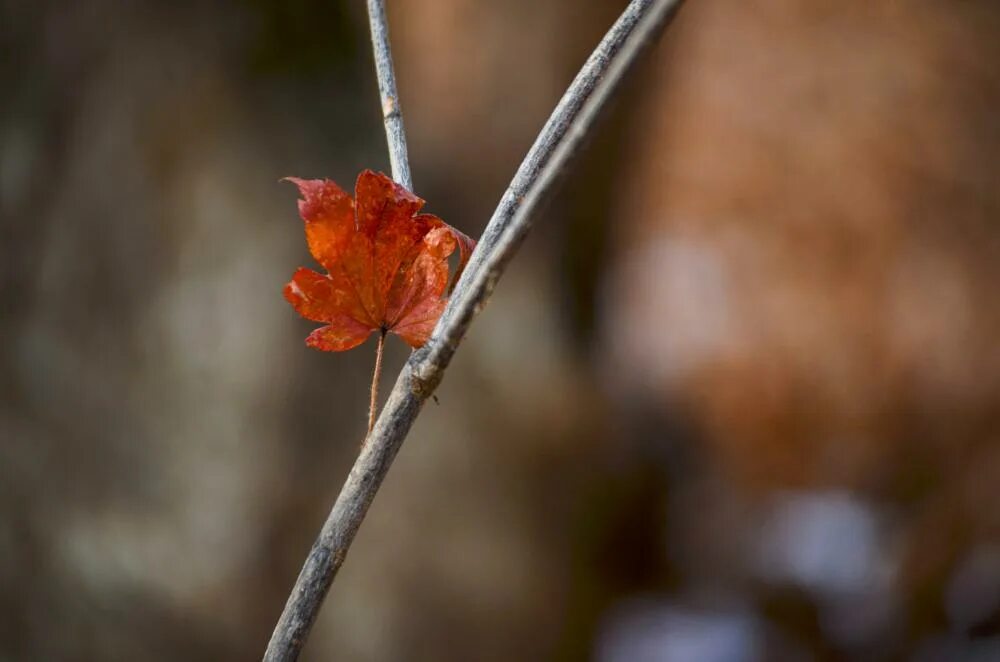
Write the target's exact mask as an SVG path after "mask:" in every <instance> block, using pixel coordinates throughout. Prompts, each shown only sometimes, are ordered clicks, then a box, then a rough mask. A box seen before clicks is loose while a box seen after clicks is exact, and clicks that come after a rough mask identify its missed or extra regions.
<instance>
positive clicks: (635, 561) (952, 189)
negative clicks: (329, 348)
mask: <svg viewBox="0 0 1000 662" xmlns="http://www.w3.org/2000/svg"><path fill="white" fill-rule="evenodd" d="M363 4H364V3H361V2H352V1H349V0H340V1H337V0H325V1H320V0H289V1H287V2H275V1H270V0H244V1H237V0H222V1H220V2H211V3H200V2H190V1H189V2H177V3H165V2H153V1H151V0H136V1H133V2H120V1H115V0H87V1H86V2H64V1H59V0H48V1H44V2H18V1H16V0H14V1H10V0H8V1H5V2H3V3H2V5H0V6H2V14H0V52H2V58H0V81H2V90H3V93H2V103H0V215H2V226H0V232H2V235H0V237H2V239H0V274H2V280H0V288H2V294H0V297H2V298H0V304H2V312H0V341H2V345H0V660H3V661H7V660H11V661H15V660H16V661H21V660H26V661H28V660H30V661H34V660H40V661H47V660H70V661H74V660H81V661H84V660H153V661H155V660H195V661H197V660H206V661H207V660H220V661H221V660H252V659H259V658H260V655H261V653H262V651H263V648H264V646H265V644H266V642H267V640H268V638H269V636H270V633H271V629H272V627H273V625H274V622H275V620H276V619H277V617H278V615H279V613H280V611H281V608H282V606H283V604H284V602H285V599H286V597H287V593H288V590H289V589H290V587H291V585H292V583H293V581H294V579H295V576H296V575H297V573H298V570H299V567H300V564H301V562H302V561H303V559H304V557H305V554H306V552H307V550H308V549H309V546H310V545H311V544H312V541H313V539H314V536H315V534H316V533H317V531H318V530H319V527H320V525H321V523H322V521H323V519H324V518H325V516H326V513H327V511H328V509H329V507H330V505H331V504H332V502H333V500H334V498H335V496H336V494H337V492H338V490H339V488H340V485H341V483H342V481H343V479H344V478H345V476H346V473H347V471H348V469H349V467H350V465H351V463H352V461H353V459H354V457H355V454H356V452H357V450H358V446H359V443H360V440H361V438H362V436H363V434H364V428H365V423H366V409H367V398H368V392H367V389H368V382H369V378H370V371H371V368H372V363H373V355H374V342H372V341H370V342H369V343H367V344H366V345H363V346H362V347H361V348H359V349H356V350H354V351H351V352H348V353H345V354H321V353H317V352H314V351H311V350H309V349H307V348H306V347H305V346H304V344H303V339H304V338H305V336H306V335H307V333H308V332H309V331H310V330H311V329H312V328H313V327H314V326H315V325H314V324H312V323H309V322H306V321H304V320H301V319H299V318H298V316H297V315H296V314H295V313H294V312H293V311H292V310H291V308H290V307H289V306H288V305H287V303H286V302H285V301H284V300H283V299H282V296H281V288H282V286H283V285H284V283H285V282H286V281H287V280H288V278H289V277H290V275H291V273H292V272H293V270H294V269H295V268H296V267H298V266H300V265H305V266H313V264H312V261H311V259H310V257H309V255H308V253H307V251H306V246H305V242H304V241H303V236H302V224H301V221H300V219H299V218H298V216H297V213H296V208H295V199H296V192H295V191H294V189H293V187H291V186H289V185H287V184H280V183H279V182H278V179H279V178H280V177H283V176H286V175H296V176H301V177H330V178H332V179H334V180H335V181H337V182H339V183H341V184H342V185H344V186H345V187H348V188H350V187H351V186H352V184H353V180H354V178H355V177H356V175H357V173H358V172H359V171H360V170H361V169H363V168H367V167H371V168H375V169H381V170H388V159H387V156H386V149H385V142H384V134H383V132H382V125H381V120H380V115H379V103H378V96H377V91H376V88H375V83H374V73H373V63H372V59H371V55H370V53H369V45H368V41H367V40H368V33H367V23H366V17H365V14H364V7H363ZM624 5H625V2H624V0H588V1H586V2H584V1H582V0H508V1H505V2H482V1H480V0H423V1H417V0H395V1H391V2H389V18H390V26H391V33H392V37H393V46H394V51H395V59H396V67H397V74H398V76H399V86H400V92H401V101H402V108H403V111H404V115H405V121H406V128H407V131H408V134H409V139H410V155H411V159H412V164H413V172H414V182H415V187H416V192H417V193H418V194H419V195H421V196H422V197H424V198H426V199H427V200H428V201H429V203H428V207H427V209H428V211H431V212H433V213H436V214H439V215H440V216H442V217H443V218H445V219H446V220H447V221H448V222H449V223H451V224H453V225H455V226H457V227H459V228H460V229H462V230H464V231H465V232H467V233H469V234H470V235H472V236H477V235H478V234H479V232H480V231H481V230H482V228H483V227H484V225H485V223H486V221H487V219H488V217H489V214H490V212H491V211H492V209H493V207H494V205H495V204H496V202H497V200H498V199H499V197H500V194H501V192H502V191H503V189H504V187H505V186H506V184H507V182H508V181H509V179H510V177H511V175H512V174H513V172H514V170H515V168H516V166H517V164H518V163H519V161H520V158H521V157H522V156H523V154H524V152H525V151H526V150H527V148H528V147H529V146H530V144H531V142H532V140H533V139H534V136H535V134H536V132H537V131H538V130H539V128H540V127H541V125H542V123H543V122H544V120H545V118H546V117H547V115H548V113H549V111H550V110H551V108H552V106H553V104H554V103H555V101H556V100H557V99H558V97H559V96H560V94H561V93H562V91H563V89H564V88H565V86H566V85H567V84H568V83H569V81H570V80H571V78H572V76H573V75H574V73H575V71H576V70H577V68H578V67H579V66H580V64H581V63H582V62H583V60H584V58H585V57H586V55H587V54H588V53H589V51H590V49H591V48H592V47H593V46H594V45H595V44H596V42H597V40H598V39H599V38H600V36H601V35H602V34H603V32H604V31H605V30H606V29H607V27H608V26H609V25H610V23H611V22H612V21H613V20H614V18H615V17H616V16H617V14H618V13H619V12H620V11H621V9H622V8H623V7H624ZM998 34H1000V5H998V4H997V3H996V2H994V1H993V0H963V1H961V2H958V1H956V2H948V3H935V2H922V1H919V0H872V1H870V2H841V1H834V0H754V1H752V2H750V1H746V0H692V1H691V2H689V3H688V6H686V7H685V8H684V9H683V10H682V11H681V13H680V15H679V17H678V19H677V20H676V22H675V23H674V25H673V27H672V28H671V29H670V30H669V31H668V33H667V35H666V37H665V39H663V40H662V41H661V43H660V45H659V46H658V47H657V48H656V49H655V50H654V51H653V52H652V53H651V55H650V57H649V58H648V59H647V61H646V62H645V63H644V65H643V66H642V67H640V69H639V70H638V71H637V72H636V75H635V76H634V77H633V78H631V79H630V81H629V84H628V85H627V87H626V89H625V91H624V93H623V94H622V95H621V97H620V98H619V100H618V101H617V103H616V104H615V106H614V108H613V109H612V111H611V112H610V113H609V114H608V116H607V117H606V118H605V120H604V122H603V123H602V124H601V126H600V129H599V131H598V132H597V133H596V134H595V136H594V138H593V140H592V141H591V143H590V145H589V147H588V150H587V152H586V154H585V156H584V157H582V158H581V159H580V160H579V161H577V162H576V163H575V165H574V167H573V169H572V171H571V172H570V173H569V174H568V175H567V176H566V177H565V179H564V181H563V184H562V186H561V188H560V191H559V193H558V195H556V196H555V197H554V198H553V199H552V200H551V202H550V203H549V204H548V205H547V206H546V208H545V209H544V211H543V213H542V214H541V215H540V217H539V218H538V222H537V226H536V229H535V231H534V232H533V233H532V235H531V236H530V238H529V240H528V241H527V242H526V243H525V245H524V248H523V250H522V251H521V253H520V254H519V256H518V257H517V259H516V260H515V261H514V263H513V264H512V266H511V268H510V269H509V271H508V272H507V275H506V276H505V278H504V280H503V281H502V283H501V284H500V287H499V288H498V290H497V293H496V295H495V297H494V299H493V301H492V302H491V304H490V306H489V307H488V308H487V309H486V310H485V312H484V313H483V315H482V316H481V317H480V318H479V320H478V321H477V323H476V324H475V325H474V327H473V329H472V331H471V333H470V334H469V336H468V338H467V341H466V343H465V344H464V345H463V347H462V348H461V351H460V352H459V353H458V355H457V357H456V359H455V361H454V363H453V364H452V367H451V369H450V370H449V372H448V375H447V377H446V379H445V381H444V383H443V384H442V386H441V388H440V389H439V391H438V396H439V399H440V405H438V406H435V405H434V404H429V405H428V406H427V407H426V408H425V410H424V412H423V414H422V416H421V417H420V419H419V421H418V423H417V425H416V426H415V429H414V431H413V433H412V434H411V435H410V437H409V439H408V440H407V442H406V444H405V445H404V447H403V449H402V451H401V453H400V455H399V457H398V458H397V460H396V463H395V465H394V466H393V468H392V471H391V472H390V474H389V476H388V480H387V482H386V484H385V486H384V489H383V490H382V491H381V493H380V494H379V496H378V498H377V499H376V501H375V503H374V505H373V507H372V509H371V512H370V514H369V516H368V519H367V520H366V522H365V523H364V526H363V527H362V529H361V532H360V534H359V536H358V538H357V541H356V543H355V545H354V547H353V549H352V552H351V554H350V556H349V557H348V559H347V562H346V564H345V566H344V568H343V570H342V571H341V573H340V575H339V577H338V578H337V581H336V584H335V585H334V589H333V591H332V593H331V594H330V597H329V599H328V600H327V602H326V605H325V607H324V609H323V611H322V613H321V615H320V618H319V620H318V622H317V624H316V626H315V628H314V630H313V634H312V637H311V640H310V642H309V645H308V647H307V649H306V654H305V655H304V656H303V657H304V659H306V660H332V659H336V660H346V661H352V662H353V661H357V662H367V661H376V660H379V661H380V660H415V661H438V660H477V661H480V660H481V661H484V662H494V661H495V662H508V661H511V660H558V661H562V660H566V661H569V660H594V661H595V662H730V661H732V662H756V661H761V662H764V661H769V660H777V661H785V660H789V661H799V660H802V661H810V660H817V661H822V660H913V661H916V662H936V661H938V660H947V661H951V660H957V661H964V660H975V661H980V660H1000V342H998V340H1000V296H998V285H1000V225H998V221H1000V115H998V111H997V109H998V107H1000V66H998V63H1000V39H998V38H997V35H998ZM406 355H407V350H406V348H405V346H404V345H403V343H401V342H399V341H398V340H392V341H391V342H390V353H389V354H388V357H387V377H386V380H385V381H387V382H389V383H391V381H392V379H393V376H394V375H395V373H396V371H397V370H398V369H399V367H400V366H401V365H402V363H403V361H404V360H405V358H406Z"/></svg>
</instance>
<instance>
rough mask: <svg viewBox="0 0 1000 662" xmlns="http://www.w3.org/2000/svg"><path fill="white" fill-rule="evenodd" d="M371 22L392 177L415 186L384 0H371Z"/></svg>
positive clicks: (369, 15) (408, 185)
mask: <svg viewBox="0 0 1000 662" xmlns="http://www.w3.org/2000/svg"><path fill="white" fill-rule="evenodd" d="M368 22H369V24H370V25H371V31H372V48H373V49H374V51H375V74H376V76H378V93H379V97H381V99H382V121H383V122H385V137H386V140H387V141H388V142H389V165H391V166H392V178H393V179H395V180H396V182H397V183H399V184H401V185H402V186H403V187H404V188H406V189H407V190H410V191H412V190H413V177H412V176H411V175H410V160H409V158H408V157H407V155H406V132H405V131H404V130H403V111H402V110H400V107H399V93H398V92H396V74H395V73H393V68H392V51H391V50H390V49H389V24H388V22H387V21H386V19H385V2H384V1H383V0H368Z"/></svg>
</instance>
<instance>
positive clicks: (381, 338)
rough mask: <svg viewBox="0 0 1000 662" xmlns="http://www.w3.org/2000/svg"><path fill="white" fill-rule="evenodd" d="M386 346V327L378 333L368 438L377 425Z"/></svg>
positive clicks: (369, 406)
mask: <svg viewBox="0 0 1000 662" xmlns="http://www.w3.org/2000/svg"><path fill="white" fill-rule="evenodd" d="M384 348H385V329H381V330H380V331H379V334H378V346H377V347H376V348H375V371H374V372H373V373H372V399H371V403H370V404H369V405H368V434H366V435H365V439H366V440H367V439H368V437H369V436H371V433H372V429H373V428H374V427H375V414H377V413H378V382H379V379H380V378H381V376H382V350H383V349H384Z"/></svg>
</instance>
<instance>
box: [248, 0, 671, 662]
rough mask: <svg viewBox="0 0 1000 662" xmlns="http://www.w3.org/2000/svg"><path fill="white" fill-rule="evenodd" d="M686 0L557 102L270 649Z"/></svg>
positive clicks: (591, 68)
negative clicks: (605, 114) (562, 183)
mask: <svg viewBox="0 0 1000 662" xmlns="http://www.w3.org/2000/svg"><path fill="white" fill-rule="evenodd" d="M682 1H683V0H632V1H631V2H630V3H629V5H628V7H627V8H626V10H625V12H624V13H623V14H622V15H621V17H619V19H618V21H617V22H615V24H614V26H612V28H611V30H610V31H609V32H608V34H607V35H606V36H605V37H604V39H603V40H602V41H601V43H600V45H599V46H598V48H597V50H596V51H594V53H593V54H592V55H591V56H590V58H588V60H587V62H586V64H584V67H583V69H582V70H581V71H580V73H579V74H578V75H577V77H576V78H575V79H574V81H573V83H572V85H570V87H569V89H568V90H567V91H566V93H565V95H564V96H563V98H562V100H561V101H560V102H559V104H558V105H557V106H556V109H555V111H553V113H552V116H551V117H550V118H549V121H548V122H547V123H546V125H545V127H544V128H543V130H542V133H541V134H540V135H539V137H538V139H537V140H536V141H535V144H534V146H533V147H532V148H531V150H530V151H529V152H528V155H527V156H526V157H525V160H524V162H523V163H522V164H521V167H520V168H519V169H518V171H517V174H516V175H515V176H514V179H513V181H512V182H511V184H510V187H509V188H508V189H507V192H506V193H505V194H504V196H503V198H502V199H501V201H500V204H499V206H498V207H497V210H496V211H495V212H494V214H493V217H492V219H491V220H490V223H489V225H488V226H487V228H486V231H485V232H484V234H483V238H482V239H481V240H480V242H479V245H478V246H477V248H476V251H475V253H474V254H473V257H472V260H471V262H470V264H469V266H468V267H467V268H466V270H465V273H464V274H463V276H462V279H461V280H460V281H459V284H458V286H457V287H456V288H455V292H454V294H453V295H452V298H451V301H450V302H449V304H448V308H447V309H446V310H445V313H444V315H442V317H441V320H440V321H439V322H438V325H437V327H436V328H435V330H434V333H433V334H432V336H431V338H430V340H429V341H428V342H427V344H426V345H425V346H424V347H422V348H421V349H419V350H417V351H415V352H413V354H412V355H411V356H410V359H409V361H407V363H406V365H405V366H404V367H403V370H402V372H401V373H400V375H399V377H398V378H397V380H396V384H395V386H394V387H393V389H392V392H391V393H390V394H389V399H388V401H387V402H386V403H385V406H384V407H383V408H382V414H381V415H380V416H379V417H378V420H377V421H376V423H375V428H374V430H373V431H372V433H371V434H370V435H369V437H368V442H367V443H366V444H365V445H364V447H363V448H362V450H361V453H360V455H359V456H358V459H357V461H356V462H355V463H354V467H353V468H352V469H351V472H350V474H348V476H347V480H346V481H345V483H344V487H343V488H342V489H341V492H340V495H339V496H338V497H337V501H336V503H335V504H334V506H333V509H332V510H331V511H330V515H329V516H328V517H327V520H326V522H325V523H324V525H323V529H322V530H321V531H320V534H319V537H318V538H317V539H316V542H315V543H314V544H313V547H312V549H311V550H310V552H309V556H308V557H307V558H306V562H305V565H304V566H303V568H302V571H301V572H300V573H299V577H298V580H297V581H296V583H295V587H294V588H293V590H292V593H291V595H290V596H289V598H288V602H287V604H286V605H285V610H284V612H283V613H282V615H281V619H280V620H279V621H278V624H277V626H276V628H275V630H274V634H273V635H272V637H271V641H270V644H269V645H268V649H267V652H266V653H265V655H264V659H265V662H277V661H282V662H287V661H290V660H295V659H297V657H298V654H299V650H300V649H301V647H302V645H303V643H304V642H305V638H306V637H307V636H308V634H309V629H310V628H311V627H312V624H313V622H314V621H315V619H316V614H317V613H318V612H319V608H320V605H321V604H322V602H323V599H324V597H325V596H326V593H327V591H328V590H329V588H330V584H331V583H332V582H333V578H334V576H335V575H336V573H337V571H338V570H339V569H340V566H341V565H342V564H343V562H344V558H345V557H346V556H347V550H348V548H349V547H350V545H351V542H352V541H353V540H354V536H355V534H356V533H357V531H358V527H360V525H361V522H362V520H363V519H364V517H365V514H366V513H367V511H368V507H369V506H370V505H371V502H372V500H373V499H374V498H375V494H376V493H377V492H378V489H379V486H380V485H381V483H382V480H383V479H384V478H385V475H386V473H387V472H388V471H389V467H390V466H391V465H392V461H393V459H394V458H395V457H396V453H397V452H398V451H399V448H400V446H401V445H402V443H403V439H404V438H405V437H406V435H407V433H408V432H409V430H410V427H411V426H412V425H413V422H414V420H415V419H416V417H417V415H418V414H419V413H420V410H421V408H422V407H423V404H424V402H425V401H426V399H427V398H428V397H430V396H431V394H432V393H433V392H434V389H435V388H436V387H437V385H438V384H439V383H440V382H441V379H442V377H443V376H444V371H445V369H446V368H447V366H448V364H449V363H450V362H451V358H452V356H454V353H455V350H456V348H457V347H458V345H459V343H460V342H461V340H462V338H463V337H464V336H465V333H466V331H467V330H468V328H469V326H470V324H471V323H472V320H473V319H474V317H475V316H476V315H477V314H478V313H479V311H480V310H481V309H482V308H483V306H485V304H486V302H487V300H488V299H489V296H490V294H491V293H492V292H493V288H494V287H495V286H496V283H497V281H498V280H499V278H500V276H501V274H502V273H503V271H504V269H505V267H506V265H507V263H508V262H509V261H510V259H511V257H513V255H514V253H515V252H516V251H517V248H518V246H519V245H520V243H521V241H522V240H523V239H524V236H525V235H526V234H527V232H528V230H529V229H530V227H531V216H532V213H533V212H534V211H535V210H536V208H537V206H538V204H539V202H540V201H541V200H542V198H543V197H544V196H545V194H546V193H548V192H549V191H550V190H551V189H552V186H553V184H554V182H555V181H556V177H557V176H558V174H559V172H560V171H561V170H562V169H563V168H564V167H565V166H566V164H567V163H568V162H569V161H570V159H571V158H572V157H573V156H574V155H575V154H576V152H577V151H578V150H579V148H580V145H581V143H582V142H583V139H584V138H585V137H586V136H587V135H588V132H589V131H590V129H591V128H592V126H593V124H594V121H595V120H596V118H597V116H598V114H599V113H600V111H601V109H602V108H603V107H604V106H605V105H606V104H607V102H608V101H609V100H610V98H611V97H612V96H613V94H614V92H615V90H617V89H618V87H619V84H620V83H621V81H622V79H623V78H624V76H625V74H626V73H627V72H628V70H629V69H630V68H631V66H632V65H633V64H634V63H635V61H636V59H637V58H638V56H639V55H640V53H641V52H642V51H644V50H645V48H646V47H647V46H648V45H649V44H650V43H651V42H652V41H653V40H654V39H655V37H656V36H657V35H658V34H659V33H660V31H661V30H662V29H663V27H664V26H665V25H666V24H667V23H668V22H669V21H670V19H671V18H672V17H673V16H674V15H675V13H676V11H677V9H678V8H679V7H680V5H681V3H682Z"/></svg>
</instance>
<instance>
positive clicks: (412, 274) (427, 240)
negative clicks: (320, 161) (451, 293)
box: [284, 170, 475, 352]
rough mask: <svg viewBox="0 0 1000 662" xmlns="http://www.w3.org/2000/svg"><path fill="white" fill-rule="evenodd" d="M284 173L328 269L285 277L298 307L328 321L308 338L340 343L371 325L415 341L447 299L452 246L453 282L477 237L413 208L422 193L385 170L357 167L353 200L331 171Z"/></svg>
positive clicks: (336, 348)
mask: <svg viewBox="0 0 1000 662" xmlns="http://www.w3.org/2000/svg"><path fill="white" fill-rule="evenodd" d="M288 181H290V182H292V183H293V184H295V185H296V186H298V187H299V192H300V193H301V195H302V198H301V199H300V200H299V214H300V215H301V216H302V220H303V221H305V229H306V242H307V243H308V245H309V252H310V253H312V256H313V257H314V258H316V261H317V262H319V263H320V264H321V265H322V266H323V268H324V269H325V270H326V271H327V273H326V274H321V273H317V272H315V271H313V270H311V269H305V268H300V269H299V270H297V271H296V272H295V274H294V275H293V276H292V280H291V282H289V283H288V284H287V285H286V286H285V290H284V293H285V299H287V300H288V302H289V303H291V304H292V306H293V307H294V308H295V310H297V311H298V313H299V314H300V315H302V316H303V317H305V318H306V319H310V320H313V321H314V322H323V323H324V324H326V326H323V327H321V328H319V329H316V330H315V331H313V332H312V333H311V334H310V335H309V337H308V338H306V344H307V345H309V346H310V347H314V348H316V349H320V350H324V351H328V352H340V351H344V350H347V349H351V348H352V347H356V346H358V345H360V344H361V343H363V342H364V341H365V339H367V338H368V336H369V335H371V333H372V332H374V331H391V332H393V333H395V334H397V335H398V336H399V337H401V338H402V339H403V340H405V341H406V342H407V343H408V344H409V345H410V346H411V347H414V348H417V347H421V346H422V345H423V344H424V343H425V342H427V338H428V337H429V336H430V334H431V331H433V329H434V325H435V324H436V323H437V320H438V318H439V317H440V316H441V312H442V311H443V310H444V307H445V304H446V303H447V300H446V299H445V298H444V294H445V289H446V288H448V256H450V255H451V254H452V253H453V252H454V251H455V248H456V247H458V249H459V266H458V269H457V270H456V273H455V277H454V278H453V279H452V286H454V283H455V282H456V281H457V280H458V277H459V275H460V274H461V272H462V269H463V268H464V267H465V263H466V262H467V261H468V259H469V255H470V254H471V252H472V249H473V248H474V247H475V242H474V241H473V240H472V239H470V238H469V237H467V236H466V235H464V234H462V233H461V232H459V231H458V230H456V229H455V228H453V227H451V226H450V225H448V224H446V223H445V222H444V221H442V220H441V219H440V218H438V217H437V216H433V215H431V214H420V213H418V212H419V211H420V209H421V208H422V207H423V206H424V201H423V200H421V199H420V198H418V197H417V196H415V195H414V194H413V193H411V192H409V191H407V190H406V189H405V188H403V187H402V186H400V185H398V184H396V183H395V182H394V181H392V180H391V179H389V178H388V177H386V176H385V175H383V174H382V173H376V172H372V171H371V170H365V171H364V172H362V173H361V174H360V175H359V176H358V181H357V183H356V184H355V188H354V196H355V197H354V199H353V200H352V199H351V196H349V195H348V194H347V193H345V192H344V190H343V189H341V188H340V187H339V186H337V185H336V184H334V183H333V182H331V181H330V180H324V179H311V180H306V179H296V178H294V177H289V178H288Z"/></svg>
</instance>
